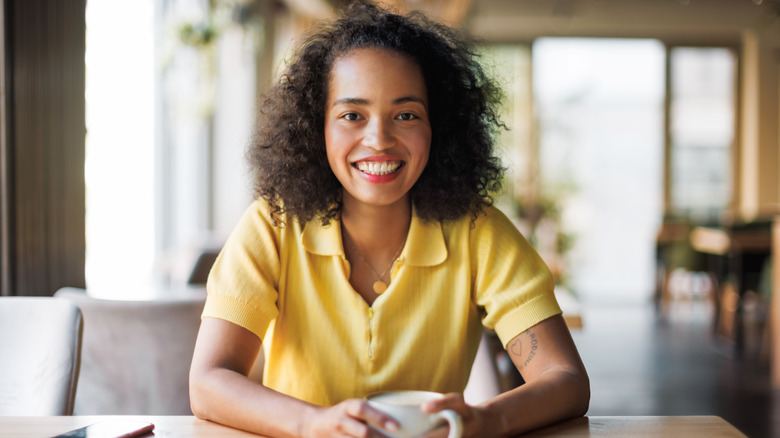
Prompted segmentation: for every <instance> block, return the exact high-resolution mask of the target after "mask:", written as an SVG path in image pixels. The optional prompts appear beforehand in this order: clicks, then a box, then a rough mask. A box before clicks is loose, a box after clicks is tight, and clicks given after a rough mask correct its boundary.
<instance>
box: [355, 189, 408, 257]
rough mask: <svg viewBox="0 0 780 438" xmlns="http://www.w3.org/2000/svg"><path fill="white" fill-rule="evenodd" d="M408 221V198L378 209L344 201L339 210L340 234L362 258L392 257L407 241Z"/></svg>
mask: <svg viewBox="0 0 780 438" xmlns="http://www.w3.org/2000/svg"><path fill="white" fill-rule="evenodd" d="M411 220H412V208H411V205H410V202H409V200H408V199H407V198H404V199H403V200H401V201H399V202H398V203H396V204H393V205H389V206H381V207H377V206H366V205H365V204H360V203H356V202H355V203H353V202H349V200H347V199H345V200H344V204H343V206H342V210H341V226H342V232H344V233H347V234H348V236H349V238H350V240H351V241H352V243H353V244H354V245H355V246H356V247H357V249H358V250H359V251H360V252H361V253H362V254H364V255H366V254H373V255H379V256H380V257H381V256H386V257H391V256H392V254H393V253H395V252H396V251H397V250H398V249H399V248H400V247H401V246H403V244H404V242H405V241H406V235H407V234H408V232H409V225H410V224H411ZM382 258H384V257H382Z"/></svg>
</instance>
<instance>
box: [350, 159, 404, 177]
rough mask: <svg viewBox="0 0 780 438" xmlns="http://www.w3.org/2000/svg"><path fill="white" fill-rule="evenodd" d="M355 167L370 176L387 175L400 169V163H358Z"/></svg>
mask: <svg viewBox="0 0 780 438" xmlns="http://www.w3.org/2000/svg"><path fill="white" fill-rule="evenodd" d="M355 166H356V167H357V168H358V169H359V170H360V171H361V172H365V173H369V174H371V175H387V174H388V173H393V172H395V171H396V170H398V168H399V167H401V162H400V161H382V162H380V163H378V162H376V161H360V162H357V163H355Z"/></svg>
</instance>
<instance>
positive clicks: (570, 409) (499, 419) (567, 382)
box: [479, 369, 590, 437]
mask: <svg viewBox="0 0 780 438" xmlns="http://www.w3.org/2000/svg"><path fill="white" fill-rule="evenodd" d="M589 401H590V383H589V381H588V377H587V374H585V373H581V372H577V371H570V370H562V369H553V370H549V371H547V372H545V373H544V374H542V375H540V376H539V377H538V378H537V379H535V380H534V381H533V382H529V383H526V384H524V385H522V386H520V387H518V388H515V389H513V390H510V391H507V392H505V393H503V394H500V395H498V396H497V397H495V398H493V399H491V400H488V401H487V402H485V403H483V404H482V405H480V406H479V408H481V409H484V412H485V413H486V416H487V417H488V418H489V423H488V424H492V425H494V426H495V428H496V434H495V435H496V436H502V437H505V436H514V435H517V434H519V433H523V432H526V431H529V430H533V429H536V428H539V427H542V426H546V425H549V424H553V423H556V422H559V421H562V420H565V419H568V418H574V417H579V416H582V415H585V413H586V412H587V410H588V404H589Z"/></svg>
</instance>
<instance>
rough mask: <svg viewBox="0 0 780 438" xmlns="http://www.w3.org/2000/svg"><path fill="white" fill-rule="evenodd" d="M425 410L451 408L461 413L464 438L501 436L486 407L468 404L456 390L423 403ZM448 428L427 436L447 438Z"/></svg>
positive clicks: (430, 437)
mask: <svg viewBox="0 0 780 438" xmlns="http://www.w3.org/2000/svg"><path fill="white" fill-rule="evenodd" d="M422 409H423V411H425V412H430V413H433V412H439V411H443V410H445V409H451V410H453V411H455V413H457V414H458V415H460V418H461V420H462V421H463V438H472V437H480V438H482V437H484V438H490V437H496V436H499V435H498V432H497V430H496V428H495V427H496V426H498V425H497V424H496V422H495V421H490V419H489V413H488V411H487V409H486V408H483V407H480V406H470V405H467V404H466V401H465V400H464V399H463V395H462V394H458V393H456V392H453V393H449V394H445V395H444V397H442V398H440V399H436V400H430V401H427V402H425V403H423V405H422ZM446 437H447V428H446V427H445V428H439V429H437V430H436V431H434V432H432V433H431V434H428V435H426V438H446Z"/></svg>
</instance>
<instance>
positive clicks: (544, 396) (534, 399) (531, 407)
mask: <svg viewBox="0 0 780 438" xmlns="http://www.w3.org/2000/svg"><path fill="white" fill-rule="evenodd" d="M507 352H508V353H509V356H510V357H511V358H512V361H513V362H514V364H515V366H516V367H517V369H518V371H520V373H521V374H522V376H523V379H524V380H525V382H526V383H525V384H523V385H521V386H519V387H517V388H515V389H512V390H510V391H507V392H505V393H503V394H500V395H498V396H497V397H495V398H493V399H491V400H488V401H486V402H484V403H482V404H480V405H478V406H473V407H472V406H468V405H466V404H465V402H463V397H462V396H461V395H459V394H448V395H447V396H446V397H445V398H444V399H441V400H436V401H434V402H431V403H430V404H429V405H427V406H426V407H425V408H426V410H429V411H438V410H441V409H454V410H455V411H456V412H458V413H460V415H461V416H462V417H463V420H464V427H465V429H466V433H465V434H464V436H466V437H489V436H498V437H506V436H513V435H516V434H519V433H522V432H525V431H529V430H532V429H536V428H539V427H542V426H546V425H549V424H552V423H556V422H558V421H562V420H565V419H568V418H573V417H578V416H582V415H585V412H587V410H588V404H589V402H590V382H589V380H588V374H587V372H586V371H585V366H584V365H583V364H582V360H581V359H580V356H579V353H578V352H577V348H576V347H575V345H574V341H573V340H572V338H571V334H570V333H569V329H568V328H567V327H566V323H565V322H564V321H563V317H562V316H560V315H557V316H553V317H551V318H548V319H546V320H544V321H542V322H540V323H539V324H537V325H535V326H533V327H531V328H530V329H528V330H526V331H525V332H523V333H521V334H519V335H517V336H515V337H514V338H513V339H512V340H511V341H510V342H509V344H507Z"/></svg>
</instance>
